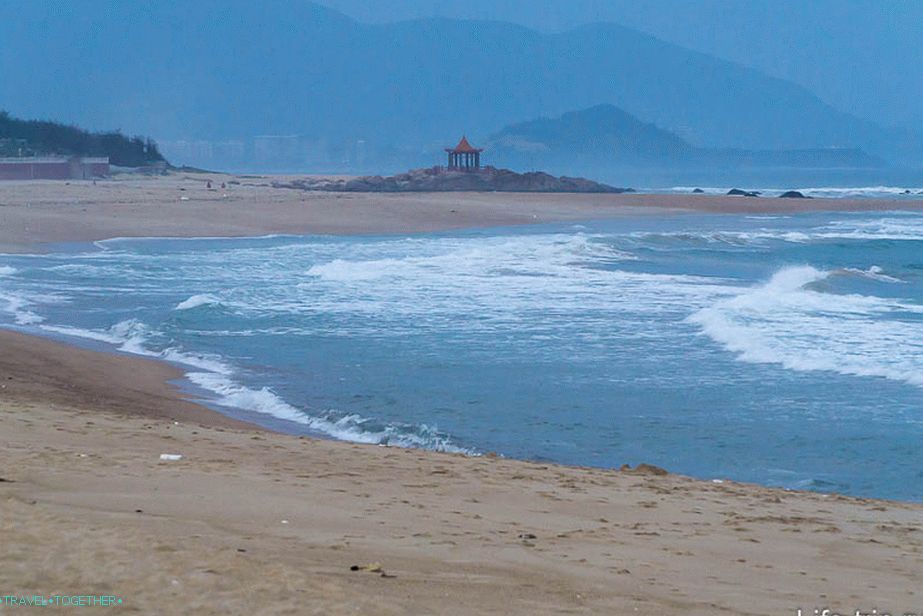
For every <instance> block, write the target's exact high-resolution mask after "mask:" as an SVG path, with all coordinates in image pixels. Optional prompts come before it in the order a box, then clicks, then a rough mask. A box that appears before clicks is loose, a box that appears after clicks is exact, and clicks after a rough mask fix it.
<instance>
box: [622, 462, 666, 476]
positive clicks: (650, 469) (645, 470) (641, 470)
mask: <svg viewBox="0 0 923 616" xmlns="http://www.w3.org/2000/svg"><path fill="white" fill-rule="evenodd" d="M631 472H633V473H635V474H636V475H657V476H658V477H662V476H664V475H669V474H670V473H669V471H667V469H665V468H660V467H659V466H654V465H653V464H645V463H643V462H642V463H641V464H639V465H638V466H636V467H635V469H634V470H633V471H631Z"/></svg>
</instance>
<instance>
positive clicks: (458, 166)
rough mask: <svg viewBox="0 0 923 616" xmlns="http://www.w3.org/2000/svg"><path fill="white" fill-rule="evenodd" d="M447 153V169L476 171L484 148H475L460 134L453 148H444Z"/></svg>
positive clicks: (479, 165) (479, 166)
mask: <svg viewBox="0 0 923 616" xmlns="http://www.w3.org/2000/svg"><path fill="white" fill-rule="evenodd" d="M445 151H446V152H447V153H448V154H449V169H450V170H453V171H477V170H478V169H480V168H481V152H483V151H484V148H475V147H472V145H471V144H470V143H468V138H467V137H464V136H462V138H461V141H459V142H458V145H457V146H455V147H454V148H446V149H445Z"/></svg>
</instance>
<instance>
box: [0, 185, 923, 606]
mask: <svg viewBox="0 0 923 616" xmlns="http://www.w3.org/2000/svg"><path fill="white" fill-rule="evenodd" d="M132 181H134V180H132ZM153 181H156V180H153ZM191 181H192V180H184V182H191ZM142 182H143V181H142ZM195 182H199V180H195ZM144 186H145V185H144V184H142V185H141V186H133V187H129V188H127V189H124V187H122V188H119V190H118V191H117V192H119V195H120V196H119V197H118V199H124V200H125V201H124V202H121V201H118V199H116V200H114V201H113V200H110V201H105V200H104V201H102V202H101V204H98V205H96V206H94V205H93V204H91V203H85V204H82V205H81V204H79V203H78V204H77V207H86V208H87V210H88V214H89V216H88V218H87V219H86V220H84V221H82V222H81V224H79V225H74V224H67V223H73V215H72V209H73V207H74V203H72V202H71V201H68V199H70V198H71V196H72V195H71V193H70V192H69V191H70V190H71V189H70V187H69V186H68V188H67V190H65V191H64V193H60V192H57V191H59V189H62V190H63V188H62V187H60V186H57V185H55V186H53V187H52V188H50V189H48V191H47V192H43V191H41V190H39V191H37V192H36V196H37V198H42V199H45V201H41V202H40V203H37V204H29V205H26V204H22V203H21V204H20V205H15V204H14V205H8V206H4V207H0V223H6V224H4V225H0V229H3V231H2V232H0V250H3V249H5V247H6V246H10V245H12V246H14V247H20V248H23V249H24V248H29V247H30V246H31V247H35V246H38V244H29V243H28V242H23V241H22V238H24V237H29V238H30V239H36V238H38V239H41V238H47V237H59V236H60V237H62V238H65V239H64V240H62V241H91V240H81V239H79V238H81V237H82V236H81V234H91V235H92V234H97V233H105V232H107V231H108V230H111V229H116V228H122V227H123V226H130V225H132V224H137V225H138V228H139V229H141V230H144V231H147V230H152V229H155V228H162V229H165V230H167V231H173V232H177V233H179V232H188V233H192V232H193V231H198V230H199V227H195V226H194V225H189V224H187V222H188V220H187V218H185V217H187V216H191V217H192V219H194V220H195V221H197V222H196V224H199V225H203V226H204V227H207V228H209V229H214V230H217V231H221V232H225V233H230V232H234V231H236V230H241V231H242V230H245V229H250V228H251V227H253V226H254V225H255V226H257V227H258V226H260V225H266V224H268V223H272V224H278V225H280V226H285V225H294V226H295V228H301V227H299V226H298V225H305V226H308V227H311V228H315V227H316V228H323V229H332V231H330V232H333V233H337V232H339V233H353V232H354V231H353V230H352V229H354V227H352V226H351V225H359V226H360V227H362V225H364V227H362V228H366V229H368V232H369V233H372V232H376V233H382V232H386V231H385V230H387V229H390V228H391V227H390V226H389V225H396V224H397V223H400V224H401V225H403V226H399V225H398V226H399V228H395V229H394V230H393V231H392V232H394V233H411V232H418V231H427V230H448V229H450V228H463V227H445V228H443V227H439V225H450V224H454V223H455V222H458V221H459V219H457V218H455V217H454V214H453V216H449V215H448V214H449V213H451V210H455V213H456V214H457V213H463V216H462V217H461V218H463V219H464V220H465V221H467V222H471V221H474V222H476V223H478V224H479V225H480V226H482V227H489V226H496V225H499V224H503V225H504V226H507V225H509V226H511V225H512V224H532V223H534V222H539V223H549V222H564V221H569V220H574V221H577V220H582V219H586V218H587V216H585V214H586V213H587V212H593V213H596V214H599V213H600V212H601V213H602V216H601V217H603V218H605V217H612V216H626V215H631V216H634V215H658V214H677V213H722V212H725V213H738V212H736V211H733V212H731V211H730V210H733V209H734V208H738V207H742V206H741V205H739V204H735V203H734V202H742V203H744V204H749V203H752V202H753V200H752V199H743V198H737V197H727V198H720V199H718V200H717V201H713V200H708V201H707V202H706V201H702V202H700V203H699V206H700V207H695V208H690V207H686V208H685V209H683V208H674V207H663V206H659V205H645V206H643V207H640V206H637V205H630V204H626V203H624V202H619V203H607V204H605V203H604V204H599V203H583V204H576V205H573V206H572V204H565V203H563V202H554V201H550V200H544V201H543V200H539V202H538V203H537V204H536V203H535V202H533V201H530V200H529V199H532V198H534V195H519V197H520V198H521V200H519V201H515V200H514V201H515V203H518V205H516V206H515V207H517V208H522V209H517V210H516V211H515V212H513V213H512V214H511V213H510V212H508V211H507V210H508V208H509V207H510V206H509V201H508V198H509V197H510V194H500V195H494V194H491V195H474V196H466V198H465V199H460V198H459V195H453V194H449V195H448V197H451V198H454V199H455V201H449V200H438V199H436V198H435V196H433V195H424V196H422V197H420V198H419V199H418V200H411V201H410V205H407V201H406V200H403V197H404V195H398V197H400V198H395V199H394V200H385V201H380V200H374V199H371V198H363V199H359V200H357V201H354V202H350V205H348V206H346V209H348V210H349V211H348V212H345V213H344V212H343V211H334V212H331V211H325V208H330V207H333V206H336V205H337V202H336V201H335V200H333V199H325V198H322V199H318V200H316V202H313V203H312V204H311V205H309V206H305V205H304V204H303V203H302V202H301V201H299V200H294V201H293V200H290V199H289V198H288V197H285V198H282V197H281V196H280V197H279V199H281V200H280V201H278V202H277V201H273V200H272V199H274V198H275V197H272V194H271V193H263V192H258V191H257V192H253V193H252V194H251V197H253V198H256V197H255V195H259V196H260V197H261V198H262V197H263V196H267V195H268V196H270V197H271V198H270V206H268V208H267V209H265V210H260V211H256V212H255V214H254V213H253V212H250V213H248V212H246V210H247V209H248V207H249V206H248V201H247V198H250V197H247V198H243V197H241V198H239V199H237V200H234V201H231V200H230V199H228V200H225V199H223V198H221V197H217V198H215V199H212V197H213V196H214V195H213V193H212V192H206V190H205V189H204V188H201V186H198V187H195V188H196V190H200V191H201V192H202V194H203V195H204V196H205V198H204V199H203V203H204V204H205V207H203V208H202V209H196V210H194V211H192V212H191V213H190V212H184V211H182V210H183V208H188V203H189V202H186V201H184V202H182V204H180V205H181V206H182V207H175V206H176V204H173V202H169V203H171V204H173V205H169V206H167V205H164V204H166V203H167V201H163V199H164V198H165V195H167V194H174V193H172V192H171V191H174V190H178V188H186V189H187V191H189V190H191V189H192V188H194V187H193V186H192V185H190V184H188V183H184V184H179V185H177V184H168V187H167V188H163V190H162V191H161V193H162V194H159V195H154V196H149V197H146V198H147V200H146V201H145V200H144V199H143V198H142V199H135V197H136V196H137V195H138V191H144V190H146V189H145V188H144ZM27 188H30V189H31V188H34V186H33V185H29V186H28V187H27ZM84 188H87V189H88V190H90V193H91V194H90V196H89V197H88V199H95V198H97V197H96V196H93V195H96V193H97V192H98V191H94V190H93V189H95V188H98V187H92V185H90V184H89V183H86V185H85V186H78V187H77V188H75V189H74V190H77V189H79V190H83V189H84ZM123 189H124V190H123ZM283 190H285V189H283ZM165 191H166V192H165ZM187 191H181V192H187ZM154 192H157V191H154ZM43 195H44V196H43ZM133 195H134V196H133ZM514 196H515V195H514ZM552 196H553V197H556V198H560V197H561V196H560V195H552ZM617 196H618V197H621V195H617ZM366 197H367V196H366ZM569 197H570V196H568V198H569ZM684 198H685V196H679V197H672V196H671V199H669V200H668V203H674V204H675V203H676V202H677V200H678V199H684ZM696 198H699V197H693V199H696ZM3 199H6V196H4V197H3V198H0V201H3ZM158 199H161V200H160V201H158ZM709 199H710V198H709ZM728 200H731V201H728ZM211 201H214V203H211ZM766 201H769V199H766ZM775 201H786V200H784V199H778V200H773V205H775ZM813 201H820V200H811V202H808V203H807V204H804V203H801V202H799V203H798V204H791V203H780V204H778V206H780V207H785V208H788V209H785V210H783V211H784V212H790V211H793V210H791V208H792V207H794V206H798V207H801V206H803V205H804V206H807V205H812V206H813V205H815V204H814V203H812V202H813ZM830 201H834V202H836V203H837V204H838V205H842V203H841V202H840V201H839V200H830ZM205 202H207V203H205ZM896 203H899V204H900V205H901V208H902V209H907V206H906V203H907V202H904V201H900V202H895V201H888V202H873V204H872V205H874V206H875V207H880V208H881V209H882V210H886V209H894V207H893V206H894V205H895V204H896ZM916 203H917V204H916V206H915V207H916V208H917V209H921V208H923V202H916ZM158 204H160V205H164V209H157V208H156V206H157V205H158ZM402 204H403V205H402ZM434 204H435V205H434ZM707 204H712V205H714V206H715V207H717V208H718V210H719V211H716V212H710V211H708V207H711V206H710V205H708V206H707ZM876 204H877V205H876ZM847 205H849V204H847ZM863 205H868V204H863ZM706 206H707V207H706ZM886 206H890V208H889V207H886ZM10 207H12V208H13V210H10V209H9V208H10ZM152 207H153V208H154V211H149V210H151V208H152ZM433 207H437V208H441V209H439V210H438V211H436V212H433V211H431V209H432V208H433ZM747 207H750V206H749V205H748V206H747ZM94 208H95V209H94ZM222 208H224V209H222ZM305 208H306V209H305ZM91 210H92V211H91ZM142 210H143V211H142ZM11 211H12V212H14V213H13V214H12V215H10V212H11ZM746 211H748V212H756V210H753V209H748V210H746ZM799 211H800V210H799ZM804 211H807V210H804ZM173 212H179V218H178V219H176V220H170V219H169V218H170V215H171V213H173ZM222 213H224V214H227V216H228V217H230V218H231V221H228V220H225V219H222V218H221V217H220V216H219V214H222ZM415 213H416V214H420V215H422V218H420V219H416V218H414V219H412V220H413V224H412V225H408V223H407V222H406V220H405V217H407V216H410V217H413V216H414V215H415ZM421 213H422V214H421ZM155 215H156V216H155ZM277 215H278V217H277V218H273V217H276V216H277ZM315 215H316V218H315V217H314V216H315ZM539 215H541V217H542V218H541V219H539V218H538V217H539ZM363 216H368V217H369V218H367V219H366V218H363ZM532 216H536V218H532ZM556 216H557V217H563V218H561V219H558V218H555V217H556ZM568 216H570V217H571V218H567V217H568ZM510 217H512V218H514V219H515V220H518V221H520V222H515V221H514V222H512V223H510V222H509V218H510ZM596 217H597V218H599V217H600V216H596ZM270 218H272V219H273V220H261V219H270ZM11 221H12V227H11V226H10V224H11ZM17 221H18V222H17ZM402 221H403V222H402ZM499 221H503V222H499ZM334 223H336V224H334ZM360 223H361V224H360ZM16 224H19V225H20V227H16ZM32 225H38V228H33V227H32ZM325 225H327V226H325ZM337 225H339V226H337ZM426 225H431V226H434V227H437V228H433V229H424V228H418V227H419V226H423V227H425V226H426ZM17 228H18V229H19V232H18V235H17V232H16V229H17ZM464 228H470V227H464ZM11 229H12V230H11ZM32 231H35V233H34V234H32ZM216 236H218V237H221V235H216ZM225 236H226V235H225ZM11 238H12V239H15V240H17V242H13V243H12V244H10V240H11ZM103 239H104V238H103ZM88 346H90V347H91V348H84V347H83V346H81V345H78V344H75V343H73V342H69V341H67V340H61V339H59V338H57V337H54V336H50V335H49V336H48V337H46V336H43V335H37V334H31V333H24V332H21V331H14V330H8V329H2V328H0V349H2V351H3V352H2V353H0V422H2V426H3V430H4V441H5V445H4V448H2V449H0V519H2V520H3V529H4V532H5V537H6V539H5V544H4V547H5V552H6V555H7V561H8V563H10V566H9V567H8V568H7V569H6V570H5V571H4V572H3V575H2V576H0V577H2V578H3V581H4V582H5V584H4V585H3V586H4V587H5V588H6V589H7V592H8V593H10V594H16V593H19V594H23V595H33V594H37V595H47V594H49V593H54V592H57V593H62V594H92V593H96V594H114V595H119V596H120V597H123V598H124V600H125V604H126V606H127V607H129V608H130V609H134V610H135V611H137V612H141V613H149V612H157V613H159V612H166V613H190V612H195V613H201V614H252V613H265V614H296V613H305V612H306V611H308V612H317V613H332V614H337V613H356V612H357V611H358V612H359V613H367V614H404V613H444V614H459V615H461V614H470V613H472V612H477V613H485V614H530V615H531V614H546V613H547V614H551V613H561V612H573V613H644V614H662V615H664V616H672V615H677V616H678V615H680V614H682V615H687V614H701V615H705V614H714V613H716V612H720V611H724V612H729V613H735V614H755V615H765V616H770V615H773V616H774V615H777V614H794V613H797V610H798V609H802V610H803V611H804V613H812V611H813V610H814V609H824V608H830V609H831V610H835V611H839V612H841V613H854V612H855V611H856V610H857V609H859V610H862V611H863V612H870V611H871V610H872V609H873V608H875V609H877V610H878V612H879V613H883V612H885V611H890V612H892V613H905V612H918V611H919V610H920V607H921V601H923V597H921V596H920V595H919V594H917V593H918V591H917V590H915V589H918V588H919V587H920V582H921V578H920V573H919V565H918V562H917V561H919V559H920V556H919V555H920V554H923V523H921V522H920V520H921V519H923V516H921V514H923V504H915V503H910V502H901V501H888V500H882V499H875V498H866V497H853V496H843V495H838V494H822V493H817V492H807V491H796V490H785V489H781V488H769V487H764V486H759V485H755V484H744V483H738V482H735V481H732V480H712V481H708V480H701V479H694V478H690V477H685V476H682V475H677V474H673V473H668V472H665V471H663V470H662V469H657V468H656V467H648V466H644V465H641V466H640V467H638V468H636V469H634V470H631V469H629V470H624V469H623V470H617V469H606V468H592V467H579V466H566V465H558V464H553V463H544V462H536V461H523V460H515V459H507V458H501V457H496V456H491V455H484V456H465V455H462V454H453V453H440V452H434V451H428V450H422V449H404V448H400V447H389V446H377V445H364V444H357V443H353V442H349V441H341V440H335V439H327V438H323V437H320V436H310V437H307V436H299V435H293V434H286V433H282V432H277V431H274V430H272V428H271V427H270V428H267V427H265V426H261V425H257V424H253V423H251V422H249V421H246V419H245V418H235V417H234V416H233V415H228V414H225V413H224V412H223V411H218V410H213V409H212V408H209V407H208V406H205V405H204V402H205V401H202V400H197V399H196V398H195V397H192V396H189V395H187V393H184V391H183V390H182V388H180V387H178V386H177V385H176V383H177V381H178V380H179V379H185V378H186V377H185V373H184V371H183V370H182V368H180V367H179V366H177V365H175V364H173V363H170V362H168V361H167V360H164V359H160V358H147V357H143V356H139V355H133V354H127V353H120V352H117V351H113V350H110V349H109V348H108V347H103V348H102V350H94V348H92V345H88ZM162 454H173V455H180V456H182V458H181V459H179V460H162V459H160V456H161V455H162ZM62 546H66V547H67V549H62ZM140 555H143V557H141V556H140ZM353 567H358V570H352V568H353Z"/></svg>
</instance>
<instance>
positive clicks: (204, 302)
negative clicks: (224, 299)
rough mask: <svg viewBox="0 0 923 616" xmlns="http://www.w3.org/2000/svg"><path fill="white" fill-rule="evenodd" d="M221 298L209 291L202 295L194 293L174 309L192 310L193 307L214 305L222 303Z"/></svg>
mask: <svg viewBox="0 0 923 616" xmlns="http://www.w3.org/2000/svg"><path fill="white" fill-rule="evenodd" d="M220 303H221V300H219V299H218V298H217V297H215V296H214V295H209V294H208V293H203V294H201V295H193V296H192V297H189V298H187V299H185V300H183V301H181V302H180V303H178V304H177V305H176V308H174V310H191V309H193V308H198V307H199V306H213V305H215V304H220Z"/></svg>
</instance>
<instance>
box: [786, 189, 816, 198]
mask: <svg viewBox="0 0 923 616" xmlns="http://www.w3.org/2000/svg"><path fill="white" fill-rule="evenodd" d="M779 198H780V199H813V197H809V196H807V195H805V194H804V193H802V192H800V191H797V190H786V191H785V192H784V193H782V194H781V195H779Z"/></svg>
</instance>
